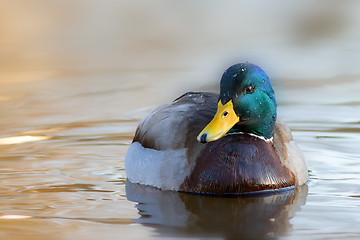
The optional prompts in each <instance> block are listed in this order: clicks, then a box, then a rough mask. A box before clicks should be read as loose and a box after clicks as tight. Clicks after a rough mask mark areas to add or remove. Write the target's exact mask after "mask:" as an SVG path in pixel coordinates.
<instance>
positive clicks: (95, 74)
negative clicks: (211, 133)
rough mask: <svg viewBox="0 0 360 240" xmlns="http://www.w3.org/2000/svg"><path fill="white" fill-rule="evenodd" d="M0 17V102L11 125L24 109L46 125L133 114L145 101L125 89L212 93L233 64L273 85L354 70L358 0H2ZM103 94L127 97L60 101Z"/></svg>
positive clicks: (154, 98) (159, 96)
mask: <svg viewBox="0 0 360 240" xmlns="http://www.w3.org/2000/svg"><path fill="white" fill-rule="evenodd" d="M0 18H1V20H0V33H1V34H0V84H1V88H0V91H1V99H0V100H1V104H2V106H3V107H4V105H5V106H8V107H10V106H14V107H13V108H12V109H9V110H10V112H7V115H8V116H7V117H8V118H9V117H10V118H11V121H12V124H17V122H18V120H20V119H21V122H20V123H19V126H20V125H24V124H23V123H22V121H27V120H28V119H27V118H28V117H29V116H28V115H29V114H28V115H27V116H26V119H24V114H26V113H27V111H30V110H29V108H32V109H33V110H34V108H36V111H37V113H38V115H37V117H39V118H38V119H37V121H42V119H43V118H46V116H40V115H41V114H43V115H48V114H57V115H56V116H55V115H52V118H56V119H58V120H55V119H53V120H51V121H55V122H56V123H58V122H63V121H64V120H65V121H74V120H81V121H83V120H84V118H86V119H87V120H90V119H92V120H98V116H100V115H102V114H105V115H106V116H105V117H108V118H114V117H115V118H119V117H125V116H127V117H131V116H133V114H134V112H129V111H132V110H134V109H138V108H139V107H141V106H143V105H144V99H140V97H139V93H138V92H136V90H135V88H137V87H141V88H142V90H143V91H142V93H141V94H140V95H142V97H143V98H147V101H146V102H147V104H146V105H152V106H156V105H158V104H159V103H164V102H167V101H169V100H171V99H173V98H176V97H177V96H178V95H180V94H182V93H183V92H185V91H195V90H213V91H216V90H217V88H218V82H219V79H220V77H221V74H222V72H223V71H224V70H225V69H226V68H227V67H229V66H230V65H232V64H234V63H237V62H244V61H248V62H253V63H255V64H257V65H259V66H261V67H262V68H263V69H264V70H265V71H266V72H267V73H268V75H269V76H270V79H271V80H272V81H273V84H275V85H276V84H277V82H276V81H277V80H285V79H286V81H285V82H284V83H281V86H303V85H310V86H315V85H317V86H319V85H322V84H323V83H327V84H333V83H337V82H339V81H353V80H354V75H356V77H355V78H356V79H358V75H359V74H360V67H359V62H360V54H359V51H360V44H359V42H360V41H359V40H360V31H358V29H359V23H360V4H359V3H358V2H357V1H350V0H349V1H341V2H339V1H297V2H287V1H282V0H277V1H271V2H267V1H251V2H249V1H224V2H221V3H217V2H208V1H195V2H188V1H151V2H149V1H138V0H136V1H115V0H108V1H104V2H100V1H95V0H90V1H82V0H71V1H69V0H65V1H47V0H31V1H25V2H24V1H17V0H14V1H6V0H4V1H1V3H0ZM339 76H342V77H345V78H344V79H340V78H339ZM44 81H46V83H45V82H44ZM108 89H111V90H112V91H117V90H119V91H120V93H121V94H122V95H125V94H126V95H127V96H126V97H125V96H124V98H123V99H122V100H120V98H119V96H116V97H115V96H114V97H113V98H111V97H109V96H107V97H108V99H104V100H101V99H96V100H94V101H92V100H91V98H90V99H86V100H85V98H81V97H78V98H73V99H71V101H68V98H69V97H73V96H74V95H76V94H80V93H81V94H93V93H94V92H97V93H101V92H102V91H108ZM125 89H126V92H123V90H125ZM35 93H36V94H35ZM117 93H119V92H117ZM25 95H26V97H24V96H25ZM29 95H32V96H29ZM280 95H281V94H280ZM95 97H96V96H95ZM84 100H85V101H84ZM88 100H89V101H88ZM312 100H313V99H312ZM49 101H52V102H51V103H49ZM287 101H291V100H290V99H288V100H287ZM320 101H321V99H320ZM129 103H131V106H129V105H130V104H129ZM42 104H45V105H42ZM61 104H62V105H61ZM59 105H61V106H59ZM64 105H66V106H64ZM104 105H106V106H107V107H104ZM43 108H46V110H44V109H43ZM43 110H44V111H46V113H44V112H43ZM97 111H100V112H101V113H99V112H97ZM114 111H116V112H117V114H114ZM55 112H57V113H55ZM95 112H96V113H95ZM60 114H62V115H61V116H60ZM67 114H69V118H67V119H62V118H63V117H66V115H67ZM9 115H11V116H9ZM94 115H95V116H94ZM140 115H141V114H140ZM142 115H143V114H142ZM85 116H86V117H85ZM101 118H102V116H101ZM45 121H47V120H45ZM2 124H4V123H2ZM25 124H26V123H25Z"/></svg>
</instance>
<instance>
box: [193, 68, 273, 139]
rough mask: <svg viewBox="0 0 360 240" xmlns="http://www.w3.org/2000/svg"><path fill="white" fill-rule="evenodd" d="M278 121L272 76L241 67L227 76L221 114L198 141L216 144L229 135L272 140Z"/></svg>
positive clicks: (201, 134) (229, 70)
mask: <svg viewBox="0 0 360 240" xmlns="http://www.w3.org/2000/svg"><path fill="white" fill-rule="evenodd" d="M275 121H276V100H275V96H274V90H273V89H272V87H271V84H270V81H269V78H268V76H267V75H266V73H265V72H264V71H263V70H262V69H261V68H260V67H258V66H256V65H254V64H250V63H240V64H236V65H233V66H231V67H230V68H228V69H227V70H226V71H225V72H224V74H223V76H222V78H221V82H220V95H219V102H218V111H217V113H216V115H215V117H214V119H213V120H212V121H211V122H210V123H209V125H208V126H207V127H206V128H205V129H204V130H203V131H202V132H201V133H200V134H199V136H198V140H199V141H201V142H209V141H214V140H217V139H219V138H221V137H222V136H224V135H225V134H226V133H227V132H247V133H253V134H256V135H258V136H262V137H265V138H271V137H272V136H273V128H274V124H275Z"/></svg>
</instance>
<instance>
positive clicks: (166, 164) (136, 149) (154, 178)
mask: <svg viewBox="0 0 360 240" xmlns="http://www.w3.org/2000/svg"><path fill="white" fill-rule="evenodd" d="M190 170H191V169H190V166H189V164H188V163H187V160H186V149H185V148H181V149H177V150H162V151H158V150H154V149H149V148H144V147H143V146H142V145H141V144H140V143H138V142H134V143H132V144H131V146H130V148H129V149H128V151H127V153H126V156H125V172H126V175H127V177H128V179H129V181H130V182H133V183H140V184H143V185H150V186H154V187H158V188H161V189H163V190H179V187H180V185H181V184H182V183H183V181H184V179H185V177H186V176H188V175H189V174H190Z"/></svg>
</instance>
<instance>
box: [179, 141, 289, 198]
mask: <svg viewBox="0 0 360 240" xmlns="http://www.w3.org/2000/svg"><path fill="white" fill-rule="evenodd" d="M294 185H295V176H294V174H293V173H292V172H291V171H290V170H289V169H287V168H286V167H285V166H284V165H283V164H282V163H281V161H280V159H279V155H278V154H277V152H276V149H275V147H274V145H273V142H272V141H264V140H263V139H261V138H258V137H255V136H252V135H250V134H229V135H227V136H224V137H223V138H221V139H219V140H218V141H214V142H210V143H208V144H207V145H206V147H205V148H204V149H203V150H202V152H201V154H200V155H199V157H198V158H197V160H196V165H195V167H194V169H193V171H192V173H191V174H190V175H189V176H188V177H187V178H186V179H185V181H184V183H183V184H182V185H181V187H180V189H181V190H182V191H186V192H196V193H213V194H239V193H248V192H256V191H263V190H272V189H280V188H285V187H290V186H294Z"/></svg>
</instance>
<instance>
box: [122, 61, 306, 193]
mask: <svg viewBox="0 0 360 240" xmlns="http://www.w3.org/2000/svg"><path fill="white" fill-rule="evenodd" d="M276 107H277V104H276V100H275V96H274V90H273V89H272V87H271V84H270V81H269V78H268V76H267V75H266V73H265V72H264V71H263V70H262V69H261V68H260V67H258V66H256V65H254V64H250V63H240V64H236V65H233V66H231V67H230V68H228V69H227V70H226V71H225V72H224V74H223V75H222V78H221V82H220V94H215V93H207V92H188V93H185V94H184V95H182V96H181V97H179V98H177V99H175V100H174V101H173V102H172V103H170V104H168V105H164V106H161V107H159V108H157V109H155V110H153V111H152V112H150V113H149V114H148V115H147V116H145V117H144V118H143V119H142V120H141V122H140V124H139V126H138V128H137V130H136V133H135V136H134V139H133V142H132V144H131V145H130V147H129V149H128V151H127V153H126V156H125V171H126V175H127V178H128V180H129V181H130V182H133V183H139V184H143V185H150V186H153V187H157V188H160V189H163V190H174V191H183V192H191V193H204V194H243V193H254V192H263V191H274V190H279V189H287V188H292V187H294V186H297V185H302V184H304V183H306V182H307V181H308V171H307V164H306V160H305V158H304V156H303V154H302V152H301V150H300V149H299V148H298V147H297V146H296V144H295V143H294V141H293V138H292V134H291V132H290V129H289V128H288V127H287V125H286V124H285V123H283V122H282V121H280V120H279V119H278V118H277V111H276Z"/></svg>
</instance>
